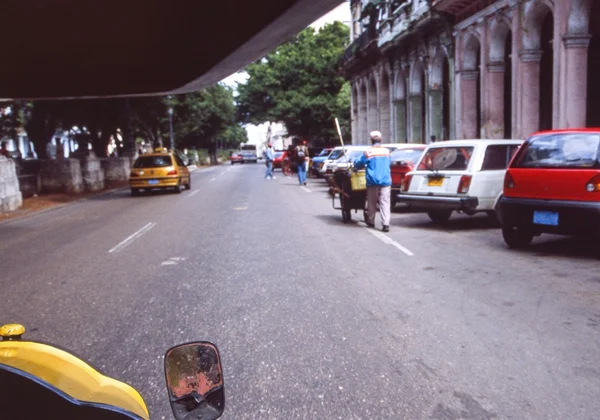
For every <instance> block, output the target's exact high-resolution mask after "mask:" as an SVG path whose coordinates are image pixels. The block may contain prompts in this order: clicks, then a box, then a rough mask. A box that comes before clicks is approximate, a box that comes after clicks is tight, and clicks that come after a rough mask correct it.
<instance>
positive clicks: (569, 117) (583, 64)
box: [563, 34, 592, 128]
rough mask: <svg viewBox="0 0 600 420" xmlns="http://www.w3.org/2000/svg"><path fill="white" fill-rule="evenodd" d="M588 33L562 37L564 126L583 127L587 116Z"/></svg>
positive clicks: (589, 38)
mask: <svg viewBox="0 0 600 420" xmlns="http://www.w3.org/2000/svg"><path fill="white" fill-rule="evenodd" d="M591 38H592V36H591V35H589V34H568V35H565V36H564V37H563V42H564V45H565V61H566V72H567V74H566V86H564V87H563V88H564V89H565V91H566V95H565V96H566V111H565V114H566V127H565V128H571V127H585V123H586V117H587V80H588V74H587V70H588V67H587V66H588V47H589V45H590V40H591Z"/></svg>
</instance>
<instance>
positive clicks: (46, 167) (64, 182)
mask: <svg viewBox="0 0 600 420" xmlns="http://www.w3.org/2000/svg"><path fill="white" fill-rule="evenodd" d="M40 178H41V180H42V186H41V190H42V193H56V192H63V193H68V194H80V193H82V192H83V190H84V184H83V177H82V176H81V163H80V161H79V160H78V159H61V160H45V161H42V164H41V168H40Z"/></svg>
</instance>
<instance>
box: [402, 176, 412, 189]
mask: <svg viewBox="0 0 600 420" xmlns="http://www.w3.org/2000/svg"><path fill="white" fill-rule="evenodd" d="M410 181H412V175H405V176H404V179H403V180H402V191H404V192H407V191H408V189H409V188H410Z"/></svg>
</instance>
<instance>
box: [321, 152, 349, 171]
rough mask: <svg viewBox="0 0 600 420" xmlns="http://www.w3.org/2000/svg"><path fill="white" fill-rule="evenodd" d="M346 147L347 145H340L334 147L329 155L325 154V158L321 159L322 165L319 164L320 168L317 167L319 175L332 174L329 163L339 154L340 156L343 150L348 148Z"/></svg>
mask: <svg viewBox="0 0 600 420" xmlns="http://www.w3.org/2000/svg"><path fill="white" fill-rule="evenodd" d="M348 147H349V146H346V147H345V148H344V147H342V146H337V147H334V149H333V150H332V151H331V153H330V154H329V156H327V159H325V160H324V161H323V166H321V169H319V174H320V175H321V176H331V175H333V167H331V168H330V167H329V166H330V164H331V163H333V162H334V161H336V160H338V159H339V158H340V156H342V155H343V154H344V153H345V151H347V150H348Z"/></svg>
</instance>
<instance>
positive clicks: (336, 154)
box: [328, 149, 344, 160]
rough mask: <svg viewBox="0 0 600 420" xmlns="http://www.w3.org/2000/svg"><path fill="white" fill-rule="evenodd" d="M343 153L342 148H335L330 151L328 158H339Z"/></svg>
mask: <svg viewBox="0 0 600 420" xmlns="http://www.w3.org/2000/svg"><path fill="white" fill-rule="evenodd" d="M343 154H344V150H343V149H337V150H334V151H333V152H331V154H330V155H329V157H328V159H331V160H336V159H337V158H339V157H340V156H342V155H343Z"/></svg>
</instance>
